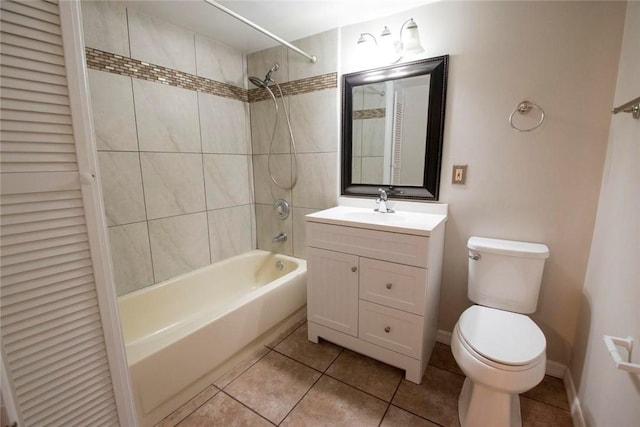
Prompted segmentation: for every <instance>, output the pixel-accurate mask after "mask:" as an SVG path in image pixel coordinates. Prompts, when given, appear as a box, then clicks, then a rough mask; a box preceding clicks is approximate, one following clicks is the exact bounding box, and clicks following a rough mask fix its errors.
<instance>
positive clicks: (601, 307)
mask: <svg viewBox="0 0 640 427" xmlns="http://www.w3.org/2000/svg"><path fill="white" fill-rule="evenodd" d="M638 40H640V2H635V1H632V2H629V4H628V6H627V18H626V23H625V33H624V40H623V47H622V55H621V58H620V69H619V71H618V82H617V86H616V96H615V103H614V104H615V105H620V104H622V103H625V102H627V101H629V100H630V99H632V98H635V97H637V96H640V78H639V77H638V76H640V45H639V44H638ZM639 280H640V120H635V119H633V118H632V117H631V115H630V114H618V115H615V116H613V119H612V123H611V131H610V133H609V146H608V148H607V160H606V163H605V170H604V174H603V177H602V187H601V192H600V202H599V204H598V215H597V218H596V226H595V230H594V234H593V241H592V244H591V255H590V257H589V265H588V268H587V275H586V279H585V283H584V289H583V292H582V307H581V310H580V316H579V322H578V329H577V333H576V339H575V347H574V355H573V359H572V362H571V365H570V370H571V375H572V377H573V379H574V381H575V383H576V388H577V389H578V396H579V398H580V404H581V406H582V412H583V414H584V418H585V421H586V424H587V425H589V426H638V425H640V405H639V404H638V403H639V402H640V378H639V377H638V376H635V375H632V374H628V373H626V372H623V371H619V370H617V369H615V367H614V365H613V362H612V360H611V358H610V357H609V354H608V353H607V351H606V348H605V346H604V343H603V340H602V336H603V335H604V334H608V335H614V336H620V337H627V336H631V337H632V338H633V339H634V340H635V345H636V348H634V350H633V355H632V361H633V362H635V363H640V352H638V348H637V346H638V344H640V282H639ZM621 354H622V355H623V357H625V358H626V352H625V351H624V350H621Z"/></svg>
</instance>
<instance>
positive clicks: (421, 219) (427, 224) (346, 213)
mask: <svg viewBox="0 0 640 427" xmlns="http://www.w3.org/2000/svg"><path fill="white" fill-rule="evenodd" d="M306 219H307V221H310V222H320V223H324V224H334V225H343V226H348V227H356V228H367V229H371V230H380V231H391V232H395V233H404V234H414V235H419V236H429V235H431V231H432V230H433V229H434V228H436V227H437V226H438V225H439V224H440V223H442V222H444V221H446V220H447V217H446V215H439V214H427V213H417V212H405V211H396V212H394V213H380V212H375V211H374V210H373V209H365V208H355V207H350V206H337V207H335V208H331V209H325V210H323V211H320V212H316V213H313V214H309V215H307V216H306Z"/></svg>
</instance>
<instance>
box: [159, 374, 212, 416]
mask: <svg viewBox="0 0 640 427" xmlns="http://www.w3.org/2000/svg"><path fill="white" fill-rule="evenodd" d="M211 386H213V388H215V389H216V390H218V391H216V392H215V393H214V394H213V396H211V397H210V398H209V399H207V400H205V401H204V402H202V404H200V405H198V406H196V408H195V409H194V410H193V411H191V412H189V413H188V414H187V415H185V416H184V417H182V418H181V419H180V420H179V421H178V422H177V423H175V424H173V425H174V427H177V426H179V425H180V424H182V422H183V421H184V420H186V419H187V418H189V417H190V416H191V415H192V414H193V413H195V412H196V411H197V410H198V409H200V408H202V407H203V406H204V405H206V404H207V403H208V402H210V401H211V399H213V398H214V397H216V396H217V395H218V393H220V392H221V391H222V390H220V389H219V388H218V387H216V386H214V385H213V384H209V385H208V386H207V387H205V388H204V389H202V391H200V392H199V393H198V394H196V395H195V396H193V397H192V398H191V399H189V400H188V401H187V403H185V404H184V405H182V406H181V407H179V408H178V409H176V410H175V411H173V412H172V413H170V414H169V415H167V416H166V417H164V418H163V419H162V420H161V421H160V422H159V423H161V422H162V421H164V420H166V419H167V418H169V417H170V416H171V415H173V414H175V413H176V412H178V411H179V410H180V409H182V408H184V407H185V406H187V405H188V404H189V403H190V402H191V401H193V399H195V398H196V397H198V395H199V394H200V393H202V392H203V391H205V390H206V389H207V388H208V387H211ZM159 423H158V424H159Z"/></svg>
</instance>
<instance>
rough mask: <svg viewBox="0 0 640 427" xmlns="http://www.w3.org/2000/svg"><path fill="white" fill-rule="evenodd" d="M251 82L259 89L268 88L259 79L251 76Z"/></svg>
mask: <svg viewBox="0 0 640 427" xmlns="http://www.w3.org/2000/svg"><path fill="white" fill-rule="evenodd" d="M249 81H250V82H251V83H253V84H254V85H256V86H258V87H261V88H266V87H267V85H265V84H264V82H263V81H262V80H260V79H259V78H257V77H253V76H250V77H249Z"/></svg>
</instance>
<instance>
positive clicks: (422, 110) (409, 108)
mask: <svg viewBox="0 0 640 427" xmlns="http://www.w3.org/2000/svg"><path fill="white" fill-rule="evenodd" d="M429 80H430V76H429V75H424V76H416V77H409V78H405V79H399V80H390V81H386V82H380V83H371V84H366V85H362V86H356V87H354V88H353V93H352V96H353V114H352V116H353V123H352V132H353V135H352V171H351V182H352V183H356V184H384V185H392V186H399V185H400V186H406V185H409V186H420V185H422V179H423V177H424V166H425V165H424V151H425V140H426V138H427V123H426V117H427V112H428V108H429V103H428V101H429Z"/></svg>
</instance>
